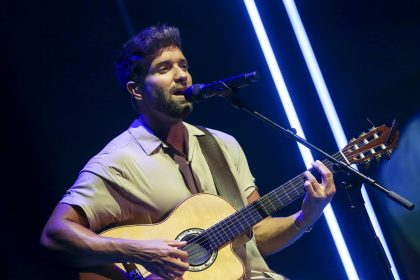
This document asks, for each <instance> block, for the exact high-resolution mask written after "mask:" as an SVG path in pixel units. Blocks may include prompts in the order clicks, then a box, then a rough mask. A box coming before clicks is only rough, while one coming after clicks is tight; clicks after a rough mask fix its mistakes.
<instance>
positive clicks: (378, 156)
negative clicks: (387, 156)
mask: <svg viewBox="0 0 420 280" xmlns="http://www.w3.org/2000/svg"><path fill="white" fill-rule="evenodd" d="M381 157H382V156H381V155H377V156H375V159H376V162H377V163H379V162H380V161H381Z"/></svg>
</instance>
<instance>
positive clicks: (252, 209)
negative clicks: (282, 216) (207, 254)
mask: <svg viewBox="0 0 420 280" xmlns="http://www.w3.org/2000/svg"><path fill="white" fill-rule="evenodd" d="M339 155H340V154H339V153H337V154H336V155H334V157H335V156H339ZM324 163H325V164H326V165H327V167H328V168H330V167H332V165H333V164H332V163H330V162H329V161H327V160H325V162H324ZM309 171H310V172H311V173H312V174H313V175H315V176H318V175H319V172H318V171H317V170H316V169H314V168H310V169H309ZM299 181H300V182H299ZM303 181H304V180H303ZM303 181H302V174H300V175H298V176H297V177H295V178H293V179H291V180H289V181H288V182H286V183H285V184H284V186H285V187H284V188H280V189H276V190H274V192H273V193H269V194H268V195H267V196H263V197H262V198H261V200H260V201H261V202H262V203H266V202H267V201H268V202H271V201H272V200H273V198H272V197H270V196H273V195H275V196H277V194H276V192H278V191H280V190H281V191H283V193H284V194H281V195H280V197H278V196H277V199H278V200H283V199H284V198H285V197H286V196H287V197H288V198H289V202H288V203H291V201H294V200H296V199H298V198H299V197H301V196H302V195H303V194H304V192H303V193H297V194H298V196H296V197H294V198H293V199H291V198H290V196H289V195H288V191H290V190H287V188H289V189H290V188H293V189H295V191H296V186H294V184H295V183H297V182H299V183H303ZM285 191H286V192H285ZM296 192H297V191H296ZM271 204H272V203H271ZM253 206H256V207H250V209H247V210H250V212H249V214H248V215H247V216H244V215H243V214H244V213H241V212H245V211H241V210H242V209H244V210H245V208H247V207H244V208H242V209H241V210H239V211H238V212H235V213H234V214H232V215H231V216H229V217H227V218H225V219H224V220H223V221H220V222H219V223H217V224H215V225H213V226H212V227H210V228H209V229H207V230H206V231H207V232H209V231H211V230H214V229H216V228H217V227H221V230H222V231H224V232H221V231H220V230H219V232H218V231H215V232H213V238H215V237H216V238H217V237H219V238H220V237H221V238H222V240H226V237H228V238H229V239H230V237H229V236H230V235H231V234H232V233H233V232H232V231H230V232H226V231H225V230H224V226H225V227H227V226H229V224H230V225H231V226H233V227H234V228H235V229H237V227H235V225H237V220H238V219H243V220H245V219H247V218H249V217H252V218H253V219H254V220H255V214H257V215H259V216H260V217H261V215H260V214H259V212H258V210H261V209H262V208H266V207H267V205H266V206H264V205H253ZM272 206H273V205H272ZM282 206H283V205H282ZM264 210H266V209H264ZM273 210H276V207H275V206H274V208H273ZM252 212H253V213H252ZM240 214H242V217H240V218H238V219H236V221H235V219H234V218H235V217H234V216H236V215H240ZM245 214H247V213H245ZM258 219H259V218H258V217H257V220H258ZM222 223H224V225H223V224H222ZM226 233H227V234H226ZM239 233H242V232H239ZM235 236H237V233H234V234H233V236H232V237H235ZM206 239H208V238H206V237H205V236H204V234H202V235H198V236H197V237H193V238H192V239H191V240H189V241H188V242H194V243H189V244H187V245H186V246H185V247H184V248H183V249H185V248H187V249H191V251H190V253H191V255H190V257H189V259H192V260H197V259H195V258H194V257H195V256H196V253H198V254H199V253H200V252H201V251H202V250H201V247H204V248H206V245H207V246H208V245H209V243H210V242H211V240H209V241H208V242H207V241H206ZM229 239H228V240H227V241H226V242H228V241H230V240H229ZM201 241H206V242H204V243H203V242H201ZM226 242H224V243H223V244H225V243H226ZM197 243H199V244H200V245H202V246H200V245H198V244H197ZM223 244H221V245H223ZM191 245H193V246H191ZM194 247H195V248H194ZM211 247H212V246H211V244H210V249H211V250H214V249H215V248H211ZM197 249H198V250H197Z"/></svg>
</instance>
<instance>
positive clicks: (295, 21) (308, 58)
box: [283, 0, 400, 279]
mask: <svg viewBox="0 0 420 280" xmlns="http://www.w3.org/2000/svg"><path fill="white" fill-rule="evenodd" d="M283 3H284V6H285V7H286V11H287V14H288V16H289V19H290V22H291V23H292V26H293V30H294V32H295V35H296V38H297V40H298V43H299V46H300V49H301V50H302V53H303V57H304V58H305V62H306V65H307V67H308V69H309V73H310V75H311V77H312V80H313V82H314V85H315V88H316V91H317V93H318V96H319V99H320V101H321V104H322V107H323V109H324V111H325V114H326V116H327V119H328V122H329V124H330V128H331V130H332V132H333V134H334V138H335V142H336V143H337V146H338V148H339V149H341V148H343V147H344V146H345V145H346V144H347V137H346V136H345V134H344V130H343V127H342V126H341V122H340V120H339V118H338V116H337V112H336V110H335V107H334V104H333V102H332V100H331V96H330V93H329V91H328V88H327V86H326V84H325V81H324V78H323V76H322V73H321V70H320V69H319V65H318V62H317V60H316V58H315V54H314V52H313V49H312V47H311V44H310V42H309V39H308V36H307V34H306V31H305V28H304V26H303V23H302V20H301V18H300V16H299V12H298V10H297V7H296V5H295V2H294V1H293V0H283ZM354 167H355V166H354ZM355 168H356V167H355ZM362 196H363V199H364V200H365V207H366V210H367V212H368V215H369V218H370V220H371V222H372V225H373V228H374V230H375V232H376V235H377V236H378V237H379V239H380V241H381V243H382V245H383V247H384V250H385V253H386V255H387V258H388V260H389V263H390V265H391V271H392V274H393V275H394V278H395V279H400V277H399V275H398V271H397V269H396V267H395V264H394V261H393V259H392V256H391V253H390V251H389V248H388V245H387V244H386V241H385V237H384V235H383V233H382V230H381V227H380V226H379V222H378V219H377V218H376V215H375V212H374V210H373V207H372V204H371V203H370V199H369V196H368V194H367V192H366V188H365V186H362Z"/></svg>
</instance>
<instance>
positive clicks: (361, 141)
mask: <svg viewBox="0 0 420 280" xmlns="http://www.w3.org/2000/svg"><path fill="white" fill-rule="evenodd" d="M398 137H399V131H398V124H397V122H396V121H395V120H394V121H393V123H392V126H391V128H388V127H387V126H386V125H384V124H383V125H381V126H379V127H372V128H371V129H370V130H369V132H366V133H362V134H360V136H359V137H358V138H357V139H356V138H353V139H352V140H350V143H349V144H347V146H345V147H344V148H343V149H342V150H341V152H342V153H343V155H344V156H345V157H346V159H347V161H348V162H349V163H350V164H362V163H363V164H365V165H366V166H369V164H370V162H371V161H372V159H375V160H377V161H379V160H380V159H381V157H382V155H384V154H385V156H386V158H387V159H389V158H390V156H391V153H392V150H393V149H395V148H396V147H397V142H398Z"/></svg>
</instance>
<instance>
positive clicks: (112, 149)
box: [87, 130, 133, 166]
mask: <svg viewBox="0 0 420 280" xmlns="http://www.w3.org/2000/svg"><path fill="white" fill-rule="evenodd" d="M132 141H133V139H132V137H131V135H130V133H129V132H128V131H127V130H126V131H124V132H122V133H121V134H119V135H118V136H116V137H114V138H113V139H112V140H111V141H109V142H108V144H106V145H105V147H104V148H103V149H102V150H101V151H99V152H98V153H97V154H96V155H94V156H93V157H92V158H91V159H90V160H89V162H88V164H87V165H90V164H93V163H99V164H101V165H105V166H108V165H110V164H117V163H118V162H120V161H121V160H122V159H124V158H126V157H127V156H129V155H130V147H131V143H132Z"/></svg>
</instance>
